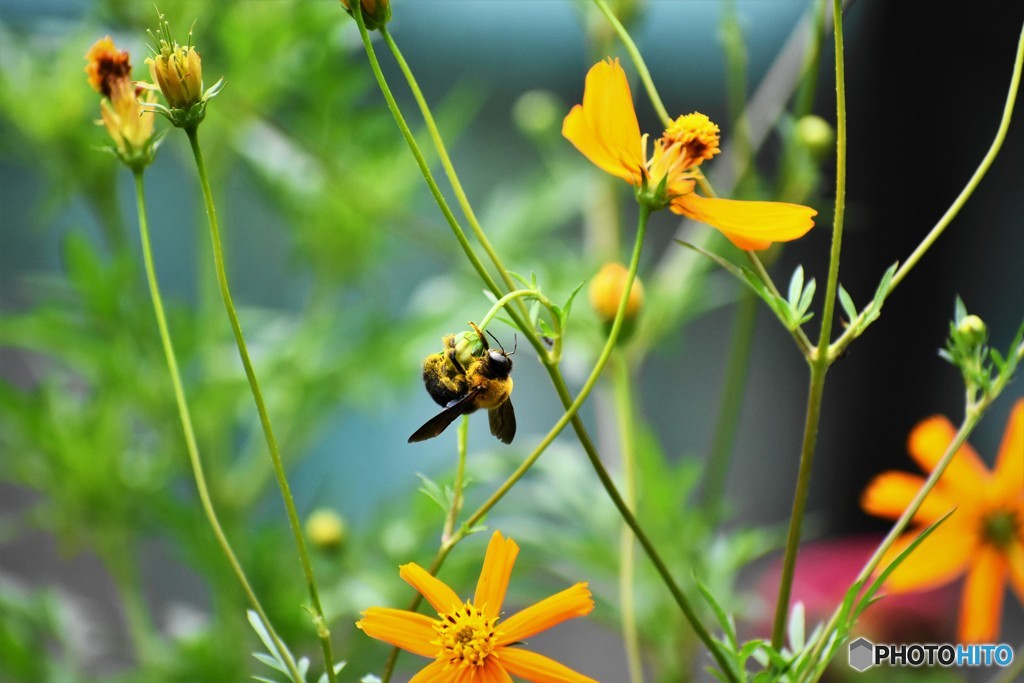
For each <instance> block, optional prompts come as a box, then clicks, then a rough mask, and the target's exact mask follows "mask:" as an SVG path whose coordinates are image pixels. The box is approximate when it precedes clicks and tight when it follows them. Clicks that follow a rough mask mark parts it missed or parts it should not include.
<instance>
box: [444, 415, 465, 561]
mask: <svg viewBox="0 0 1024 683" xmlns="http://www.w3.org/2000/svg"><path fill="white" fill-rule="evenodd" d="M468 443H469V415H463V416H462V422H461V423H459V431H458V446H457V448H458V452H459V459H458V465H457V466H456V468H455V484H454V485H453V486H452V504H451V507H449V508H448V515H447V517H446V518H445V520H444V530H443V531H442V532H441V544H442V545H444V544H446V543H448V541H449V540H450V539H451V537H452V534H453V533H454V531H455V521H456V520H457V519H458V517H459V512H460V511H461V510H462V487H463V482H464V480H465V475H466V449H467V446H468Z"/></svg>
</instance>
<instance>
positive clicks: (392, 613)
mask: <svg viewBox="0 0 1024 683" xmlns="http://www.w3.org/2000/svg"><path fill="white" fill-rule="evenodd" d="M356 626H357V627H358V628H361V629H362V630H363V632H364V633H365V634H366V635H368V636H370V637H371V638H376V639H377V640H383V641H384V642H385V643H389V644H391V645H394V646H395V647H400V648H402V649H403V650H408V651H409V652H412V653H414V654H417V655H423V656H424V657H436V656H437V651H438V648H437V645H431V644H430V641H432V640H435V639H436V638H437V633H435V632H434V620H433V619H431V618H430V617H428V616H426V615H423V614H417V613H416V612H407V611H406V610H402V609H392V608H390V607H371V608H369V609H368V610H366V611H365V612H363V618H362V619H360V620H359V621H357V622H356Z"/></svg>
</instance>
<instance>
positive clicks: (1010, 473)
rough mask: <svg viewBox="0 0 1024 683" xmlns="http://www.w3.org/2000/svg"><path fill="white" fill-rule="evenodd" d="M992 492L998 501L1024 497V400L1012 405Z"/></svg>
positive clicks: (997, 460)
mask: <svg viewBox="0 0 1024 683" xmlns="http://www.w3.org/2000/svg"><path fill="white" fill-rule="evenodd" d="M993 479H994V488H995V489H996V490H995V491H994V493H995V496H993V497H995V498H997V499H998V500H1012V499H1014V498H1020V497H1022V496H1024V398H1022V399H1020V400H1019V401H1017V403H1015V404H1014V406H1013V410H1011V411H1010V419H1009V420H1008V421H1007V423H1006V431H1005V432H1004V433H1003V443H1002V445H1000V446H999V457H998V458H996V466H995V476H994V477H993Z"/></svg>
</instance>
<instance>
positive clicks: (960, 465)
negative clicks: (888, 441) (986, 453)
mask: <svg viewBox="0 0 1024 683" xmlns="http://www.w3.org/2000/svg"><path fill="white" fill-rule="evenodd" d="M955 436H956V429H955V428H954V427H953V425H952V423H951V422H950V421H949V420H947V419H946V418H945V417H943V416H941V415H935V416H933V417H929V418H927V419H925V420H922V421H921V422H919V423H917V426H916V427H914V429H913V431H912V432H910V439H909V441H908V443H907V450H909V451H910V456H911V457H912V458H914V460H915V461H916V462H917V464H918V465H920V466H921V469H923V470H924V471H925V472H931V471H932V470H933V469H935V465H936V464H937V463H938V462H939V460H940V459H941V458H942V455H943V453H945V452H946V449H947V448H949V444H951V443H952V442H953V437H955ZM989 479H990V475H989V472H988V470H987V469H986V468H985V465H984V464H983V463H982V462H981V458H979V457H978V454H977V453H976V452H975V451H974V449H973V448H971V446H970V445H969V444H966V443H965V444H964V445H963V446H961V447H960V450H958V451H957V452H956V455H954V456H953V460H952V461H951V462H950V463H949V467H947V468H946V471H945V473H944V474H943V475H942V479H940V480H939V484H940V485H941V486H943V487H945V488H946V489H947V490H948V491H949V492H950V494H951V495H952V496H953V497H955V498H956V499H957V500H960V501H973V500H977V499H978V498H979V497H982V496H984V495H985V489H986V488H987V486H988V483H989Z"/></svg>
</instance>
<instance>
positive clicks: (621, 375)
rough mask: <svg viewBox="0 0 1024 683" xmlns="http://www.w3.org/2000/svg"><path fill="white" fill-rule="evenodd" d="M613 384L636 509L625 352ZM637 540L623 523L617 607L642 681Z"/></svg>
mask: <svg viewBox="0 0 1024 683" xmlns="http://www.w3.org/2000/svg"><path fill="white" fill-rule="evenodd" d="M615 361H616V362H615V363H614V364H613V368H614V370H615V372H614V373H613V374H612V385H613V391H614V394H615V416H616V418H617V422H618V433H619V452H620V453H621V454H622V483H623V497H624V499H625V501H626V505H627V506H629V509H630V510H632V511H634V514H635V512H636V503H637V500H636V469H637V466H636V443H635V437H636V420H635V414H634V411H635V407H634V402H633V373H632V372H631V371H630V364H629V360H628V359H627V358H626V357H625V355H624V354H622V353H618V354H616V355H615ZM635 573H636V539H635V538H634V536H633V532H632V531H631V530H630V528H629V526H628V525H627V524H625V523H623V525H622V531H621V534H620V536H619V603H620V606H619V609H620V610H621V612H622V619H621V621H622V640H623V641H624V642H625V646H626V664H627V669H628V670H629V680H630V681H632V683H643V680H644V668H643V658H642V657H641V654H640V634H639V631H638V629H637V625H636V597H635V586H634V581H635Z"/></svg>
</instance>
